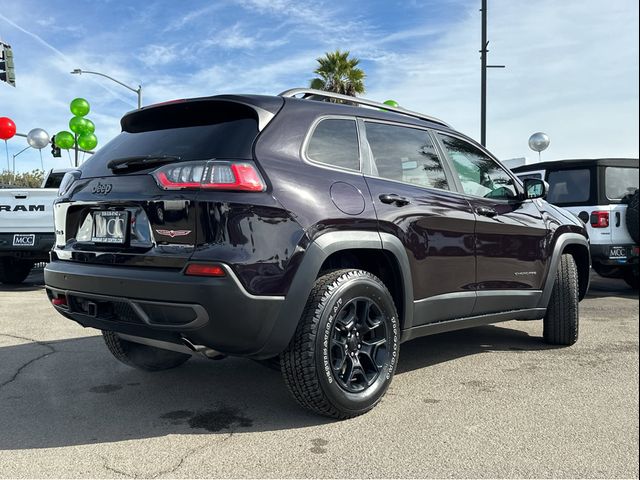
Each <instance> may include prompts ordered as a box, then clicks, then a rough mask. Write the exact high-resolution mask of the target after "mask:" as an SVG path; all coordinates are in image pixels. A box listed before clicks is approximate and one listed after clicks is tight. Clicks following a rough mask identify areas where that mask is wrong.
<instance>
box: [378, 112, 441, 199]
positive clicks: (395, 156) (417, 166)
mask: <svg viewBox="0 0 640 480" xmlns="http://www.w3.org/2000/svg"><path fill="white" fill-rule="evenodd" d="M366 128H367V141H368V142H369V146H370V147H371V153H372V154H373V165H374V172H373V173H374V174H375V175H376V176H378V177H382V178H388V179H390V180H398V181H401V182H406V183H412V184H414V185H420V186H421V187H427V188H440V189H443V190H448V189H449V184H448V183H447V178H446V176H445V173H444V170H443V168H442V163H441V162H440V158H439V157H438V154H437V153H436V149H435V146H434V145H433V142H432V140H431V137H430V136H429V133H428V132H426V131H425V130H420V129H417V128H410V127H401V126H398V125H388V124H385V123H374V122H366Z"/></svg>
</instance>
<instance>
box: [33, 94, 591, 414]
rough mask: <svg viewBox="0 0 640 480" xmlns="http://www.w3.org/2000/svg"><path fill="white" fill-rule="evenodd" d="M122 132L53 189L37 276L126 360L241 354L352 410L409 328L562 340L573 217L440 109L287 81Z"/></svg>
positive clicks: (366, 404)
mask: <svg viewBox="0 0 640 480" xmlns="http://www.w3.org/2000/svg"><path fill="white" fill-rule="evenodd" d="M300 97H301V98H300ZM121 126H122V133H120V135H118V136H117V137H116V138H115V139H114V140H112V141H111V142H110V143H108V144H107V145H105V146H104V147H103V148H102V149H101V150H100V151H99V152H98V153H96V154H95V155H94V156H93V157H92V158H91V159H90V160H89V161H87V162H86V163H85V164H83V165H82V166H81V167H80V168H79V169H78V170H77V171H73V172H70V173H68V174H67V176H66V178H65V179H64V181H63V183H62V185H61V187H60V191H59V198H58V200H57V201H56V203H55V207H54V211H55V225H56V242H55V246H54V249H53V251H52V253H51V262H50V263H49V265H48V266H47V268H46V270H45V281H46V290H47V294H48V296H49V298H50V300H51V303H52V304H53V305H54V307H55V308H56V310H57V311H58V312H60V313H61V314H62V315H64V316H65V317H68V318H70V319H72V320H74V321H76V322H78V323H79V324H80V325H83V326H85V327H92V328H97V329H100V330H101V331H102V334H103V337H104V340H105V342H106V345H107V347H108V349H109V350H110V351H111V353H112V354H113V355H114V356H115V357H116V358H117V359H118V360H120V361H122V362H124V363H126V364H128V365H131V366H133V367H138V368H142V369H146V370H161V369H167V368H172V367H176V366H178V365H180V364H182V363H184V362H185V361H186V360H188V359H189V357H190V355H191V354H192V353H194V352H199V353H201V354H203V355H205V356H207V357H209V358H219V357H221V356H225V355H235V356H243V357H248V358H251V359H254V360H258V361H263V362H266V363H270V364H271V365H275V366H277V367H278V368H280V369H281V371H282V375H283V377H284V381H285V383H286V385H287V387H288V389H289V390H290V391H291V393H292V395H293V397H294V398H295V399H296V400H297V402H298V403H299V404H300V405H302V406H303V407H306V408H308V409H310V410H312V411H315V412H317V413H319V414H322V415H326V416H331V417H335V418H348V417H352V416H355V415H359V414H362V413H364V412H366V411H368V410H370V409H371V408H373V407H374V406H375V405H376V403H377V402H379V401H380V399H381V398H382V396H383V395H384V393H385V391H386V390H387V388H388V386H389V384H390V382H391V379H392V377H393V374H394V371H395V369H396V365H397V362H398V354H399V349H400V344H401V343H402V342H405V341H407V340H411V339H413V338H416V337H420V336H423V335H430V334H434V333H440V332H445V331H451V330H456V329H461V328H467V327H474V326H478V325H483V324H488V323H495V322H500V321H504V320H512V319H518V320H535V319H544V320H543V322H544V339H545V341H547V342H549V343H551V344H557V345H571V344H573V343H575V342H576V340H577V338H578V302H579V300H581V299H582V298H583V297H584V295H585V293H586V291H587V288H588V281H589V242H588V237H587V234H586V231H585V228H584V225H583V224H582V223H581V222H580V220H578V219H577V218H575V217H574V216H573V215H571V214H567V213H566V212H563V211H562V210H561V209H558V208H556V207H554V206H552V205H550V204H548V203H547V202H545V201H544V200H543V199H542V198H543V197H544V195H545V194H546V189H547V185H546V183H545V182H544V181H542V180H535V179H532V180H526V181H525V182H524V183H521V182H520V181H519V180H518V179H517V178H516V177H515V175H513V174H512V173H511V172H509V171H508V170H507V169H505V168H504V167H503V166H502V165H501V164H500V163H499V162H498V161H497V160H496V159H495V158H494V157H493V156H492V155H491V154H490V153H489V152H487V151H486V150H485V149H484V148H483V147H481V146H479V145H478V144H477V143H475V142H474V141H473V140H471V139H469V138H468V137H466V136H464V135H461V134H460V133H458V132H456V131H455V130H453V129H452V128H450V127H449V126H447V124H445V123H444V122H442V121H441V120H438V119H435V118H432V117H429V116H426V115H422V114H419V113H416V112H411V111H408V110H404V109H402V108H398V107H392V106H388V105H383V104H379V103H377V102H372V101H370V100H366V99H361V98H353V97H346V96H341V95H337V94H332V93H327V92H321V91H314V90H309V89H294V90H289V91H287V92H283V93H282V94H281V95H278V96H256V95H220V96H213V97H206V98H196V99H189V100H179V101H173V102H168V103H164V104H159V105H154V106H148V107H145V108H141V109H139V110H135V111H132V112H130V113H128V114H126V115H125V116H124V117H123V118H122V120H121Z"/></svg>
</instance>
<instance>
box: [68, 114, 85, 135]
mask: <svg viewBox="0 0 640 480" xmlns="http://www.w3.org/2000/svg"><path fill="white" fill-rule="evenodd" d="M87 121H88V120H86V119H84V118H82V117H71V120H69V128H70V129H71V131H72V132H73V133H77V134H78V135H82V134H83V133H85V132H86V131H87Z"/></svg>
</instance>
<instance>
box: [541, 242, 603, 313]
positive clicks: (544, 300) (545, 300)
mask: <svg viewBox="0 0 640 480" xmlns="http://www.w3.org/2000/svg"><path fill="white" fill-rule="evenodd" d="M570 245H578V246H580V247H584V248H586V249H587V256H588V257H589V266H590V264H591V260H590V259H591V255H590V251H589V240H587V238H586V237H585V236H584V235H580V234H578V233H562V234H560V235H559V236H558V237H557V238H556V242H555V244H554V246H553V252H552V254H551V259H550V261H549V269H548V270H547V277H546V279H545V283H544V289H543V290H542V296H541V297H540V303H539V304H538V307H540V308H547V306H548V305H549V300H550V299H551V292H552V291H553V284H554V283H555V278H556V272H557V271H558V265H560V258H561V257H562V252H564V251H565V249H566V248H567V247H568V246H570ZM586 282H587V285H586V288H585V292H586V291H587V290H588V289H589V275H588V274H587V278H586Z"/></svg>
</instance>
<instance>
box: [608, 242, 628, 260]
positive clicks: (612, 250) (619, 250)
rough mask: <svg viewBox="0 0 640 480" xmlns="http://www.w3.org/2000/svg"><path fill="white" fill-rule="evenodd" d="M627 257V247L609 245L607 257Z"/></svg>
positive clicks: (618, 258) (611, 258) (623, 258)
mask: <svg viewBox="0 0 640 480" xmlns="http://www.w3.org/2000/svg"><path fill="white" fill-rule="evenodd" d="M627 258H629V249H628V248H627V247H623V246H613V245H612V246H611V247H609V259H610V260H626V259H627Z"/></svg>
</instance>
